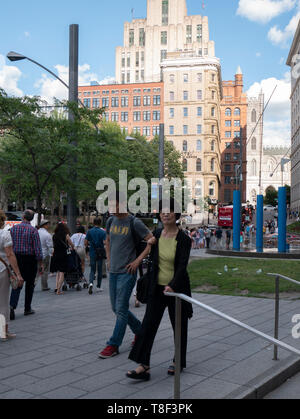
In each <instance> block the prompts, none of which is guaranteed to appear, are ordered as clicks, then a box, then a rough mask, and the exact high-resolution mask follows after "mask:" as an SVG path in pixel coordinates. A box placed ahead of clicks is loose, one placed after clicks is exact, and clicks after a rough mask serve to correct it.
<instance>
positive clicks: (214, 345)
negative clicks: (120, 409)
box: [0, 278, 300, 399]
mask: <svg viewBox="0 0 300 419" xmlns="http://www.w3.org/2000/svg"><path fill="white" fill-rule="evenodd" d="M50 285H51V288H52V289H53V288H54V278H52V279H51V280H50ZM103 287H104V292H103V293H95V294H93V295H88V293H87V290H83V291H81V292H77V291H75V290H71V291H68V292H67V293H66V294H65V295H63V296H55V295H54V294H53V291H51V292H41V291H40V286H39V285H38V286H37V290H36V292H35V295H34V304H33V308H34V309H35V310H36V314H35V315H33V316H28V317H24V316H23V305H22V303H23V298H24V291H23V292H22V299H21V301H20V305H19V308H18V310H17V311H16V320H15V322H12V325H11V329H12V330H14V331H15V332H16V333H17V335H18V336H17V339H15V340H13V341H10V342H7V343H0V399H7V398H9V399H16V398H18V399H19V398H24V399H26V398H39V399H40V398H50V399H53V398H71V399H80V398H83V399H86V398H88V399H92V398H96V399H120V398H121V399H126V398H127V399H170V398H172V397H173V378H172V377H169V376H167V368H168V366H169V364H170V360H171V359H172V356H173V338H172V330H171V327H170V323H169V319H168V317H167V314H165V316H164V319H163V322H162V325H161V327H160V329H159V333H158V335H157V339H156V341H155V344H154V348H153V356H152V379H151V380H150V381H149V382H147V383H145V382H138V383H136V382H131V381H130V380H128V379H127V378H126V377H125V373H126V371H127V370H128V369H132V368H134V367H135V366H134V364H133V363H132V362H130V361H129V360H128V353H129V350H130V344H131V341H132V339H133V335H132V333H131V332H130V331H129V330H128V331H127V333H126V338H125V340H124V343H123V345H122V347H121V349H120V351H121V353H120V355H119V356H117V357H115V358H112V359H108V360H101V359H98V357H97V355H98V352H99V350H100V349H103V347H104V346H105V344H106V341H107V339H108V338H109V337H110V335H111V333H112V328H113V325H114V316H113V314H112V312H111V309H110V303H109V296H108V281H107V279H104V281H103ZM194 298H196V299H198V300H201V301H202V302H204V303H205V304H208V305H211V306H212V307H214V308H216V309H219V310H221V311H223V312H225V313H227V314H229V315H231V316H233V317H236V318H237V319H238V320H240V321H243V322H245V323H247V324H249V325H251V326H253V327H257V328H258V329H259V330H261V331H263V332H266V333H269V334H271V335H272V333H273V324H274V313H273V311H274V302H273V300H265V299H253V298H243V297H230V296H216V295H205V294H195V295H194ZM133 304H134V299H133V298H132V299H131V309H132V310H133V311H134V313H136V315H137V316H138V317H139V318H140V319H142V318H143V314H144V307H141V308H134V307H133ZM297 313H300V301H282V302H281V321H280V338H281V339H282V340H284V341H285V342H287V343H289V344H291V345H292V346H295V347H297V348H298V349H300V339H299V340H295V339H293V338H292V335H291V330H292V327H293V326H294V325H293V324H292V320H291V319H292V317H293V315H294V314H297ZM189 326H190V327H189V346H188V368H187V369H186V370H185V372H184V373H183V374H182V375H181V391H182V398H188V399H190V398H191V399H214V398H241V397H245V396H249V395H251V394H252V395H253V394H254V393H253V392H255V389H256V388H257V387H259V386H260V385H261V383H264V382H265V381H268V380H269V379H270V377H271V378H272V377H274V375H276V374H277V372H279V371H282V370H284V369H285V368H286V366H287V365H288V364H289V365H290V364H293V363H295V361H297V357H295V356H293V355H291V354H290V353H288V352H286V351H285V350H279V355H280V361H278V362H275V361H272V355H273V347H272V346H271V345H269V344H268V342H265V341H264V340H262V339H261V338H257V337H256V336H254V335H252V334H251V333H249V332H247V331H244V330H241V329H239V328H238V327H236V326H234V325H231V324H230V323H228V322H227V321H225V320H222V319H219V318H217V317H215V316H214V315H212V314H210V313H208V312H205V311H203V310H202V309H200V308H199V307H195V313H194V317H193V319H192V320H191V321H190V325H189Z"/></svg>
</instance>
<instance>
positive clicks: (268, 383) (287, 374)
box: [226, 355, 300, 400]
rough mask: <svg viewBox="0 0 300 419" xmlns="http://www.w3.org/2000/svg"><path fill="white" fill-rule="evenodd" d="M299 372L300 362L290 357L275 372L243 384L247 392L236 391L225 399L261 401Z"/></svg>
mask: <svg viewBox="0 0 300 419" xmlns="http://www.w3.org/2000/svg"><path fill="white" fill-rule="evenodd" d="M299 372H300V360H299V359H297V358H295V356H293V355H292V356H290V357H289V358H288V359H286V360H285V361H282V362H281V365H280V367H279V368H278V369H276V371H274V368H271V369H269V370H268V371H266V372H265V373H263V374H261V375H260V376H258V377H256V378H255V379H254V380H252V381H250V382H249V383H247V384H245V385H244V386H243V388H245V387H246V388H247V390H243V391H240V390H236V391H234V392H233V393H231V394H229V395H228V396H227V397H226V399H235V400H261V399H263V398H264V397H265V396H267V395H268V394H270V393H271V392H272V391H274V390H276V389H277V388H278V387H280V386H281V385H282V384H284V383H285V382H286V381H287V380H288V379H289V378H292V377H293V376H294V375H296V374H298V373H299Z"/></svg>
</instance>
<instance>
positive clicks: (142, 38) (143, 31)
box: [139, 28, 145, 47]
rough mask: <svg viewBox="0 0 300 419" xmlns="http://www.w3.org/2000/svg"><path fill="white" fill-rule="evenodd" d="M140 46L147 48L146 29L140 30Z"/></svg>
mask: <svg viewBox="0 0 300 419" xmlns="http://www.w3.org/2000/svg"><path fill="white" fill-rule="evenodd" d="M139 44H140V47H144V46H145V29H144V28H140V35H139Z"/></svg>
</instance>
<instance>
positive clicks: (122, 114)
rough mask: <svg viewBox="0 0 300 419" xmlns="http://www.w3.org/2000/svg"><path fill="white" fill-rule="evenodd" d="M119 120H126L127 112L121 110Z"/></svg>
mask: <svg viewBox="0 0 300 419" xmlns="http://www.w3.org/2000/svg"><path fill="white" fill-rule="evenodd" d="M121 121H122V122H128V112H121Z"/></svg>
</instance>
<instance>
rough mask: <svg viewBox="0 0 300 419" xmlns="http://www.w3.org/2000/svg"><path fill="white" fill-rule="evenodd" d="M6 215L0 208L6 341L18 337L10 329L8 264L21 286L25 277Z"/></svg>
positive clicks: (0, 296)
mask: <svg viewBox="0 0 300 419" xmlns="http://www.w3.org/2000/svg"><path fill="white" fill-rule="evenodd" d="M5 220H6V216H5V213H4V212H3V211H2V210H0V260H1V262H0V314H1V315H2V316H4V318H5V331H4V332H5V336H2V335H1V331H0V337H1V341H2V342H5V341H7V340H8V339H12V338H14V337H16V335H15V334H14V333H11V332H10V331H9V330H8V326H9V320H10V308H9V290H10V279H9V272H8V269H9V268H8V265H10V266H11V267H12V268H13V270H14V272H15V274H16V275H17V278H18V285H19V287H22V286H23V282H24V280H23V278H22V275H21V272H20V270H19V266H18V262H17V259H16V256H15V254H14V251H13V242H12V238H11V235H10V232H9V231H7V230H4V225H5Z"/></svg>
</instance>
